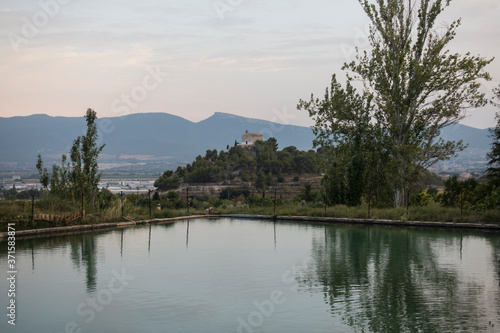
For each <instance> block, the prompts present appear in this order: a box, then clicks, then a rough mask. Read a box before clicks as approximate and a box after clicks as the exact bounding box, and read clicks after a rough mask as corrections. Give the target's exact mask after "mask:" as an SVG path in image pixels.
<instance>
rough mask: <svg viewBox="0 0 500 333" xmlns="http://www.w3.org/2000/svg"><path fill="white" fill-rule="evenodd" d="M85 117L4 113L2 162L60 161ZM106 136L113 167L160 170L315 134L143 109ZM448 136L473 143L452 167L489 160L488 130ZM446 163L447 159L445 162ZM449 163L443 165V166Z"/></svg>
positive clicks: (119, 120)
mask: <svg viewBox="0 0 500 333" xmlns="http://www.w3.org/2000/svg"><path fill="white" fill-rule="evenodd" d="M85 128H86V125H85V119H84V117H51V116H47V115H32V116H26V117H11V118H0V162H1V163H7V162H12V163H25V164H32V165H33V166H34V164H35V160H36V155H37V154H38V153H41V154H42V156H43V158H44V161H46V162H48V163H51V162H53V161H59V160H60V157H61V154H63V153H68V151H69V149H70V147H71V145H72V143H73V140H74V139H75V138H76V137H77V136H78V135H82V134H83V133H84V131H85ZM98 129H99V136H100V140H101V141H102V142H104V143H106V147H105V149H104V151H103V153H102V155H101V162H103V164H106V163H107V164H108V168H109V167H111V166H119V165H124V164H126V163H129V164H134V163H138V162H143V163H144V162H147V163H158V164H159V166H158V168H159V170H160V171H164V170H165V169H166V168H167V166H168V167H169V168H176V167H177V165H184V164H186V163H189V162H191V161H192V160H193V159H194V158H195V157H196V156H198V155H204V154H205V152H206V150H208V149H210V150H212V149H217V150H222V149H223V150H227V146H228V145H229V146H233V145H234V142H235V140H236V141H238V142H239V141H240V140H241V135H242V134H243V133H244V132H245V130H248V131H249V132H256V133H262V134H263V135H264V140H266V139H268V138H269V137H275V138H276V139H277V140H278V142H279V144H280V146H281V147H280V148H284V147H287V146H295V147H297V148H298V149H299V150H308V149H311V148H312V140H313V139H314V135H313V134H312V131H311V129H310V128H309V127H301V126H293V125H283V124H278V123H273V122H270V121H264V120H259V119H252V118H246V117H241V116H236V115H232V114H227V113H219V112H217V113H215V114H214V115H212V116H211V117H209V118H207V119H205V120H203V121H200V122H197V123H195V122H191V121H189V120H186V119H184V118H181V117H178V116H174V115H171V114H167V113H140V114H131V115H126V116H122V117H108V118H99V120H98ZM442 137H443V138H445V139H449V140H460V139H462V140H464V142H466V143H468V144H469V148H468V149H467V151H465V152H464V153H462V154H461V155H460V158H458V159H454V160H452V161H450V162H447V165H448V167H450V166H454V165H456V166H457V168H459V169H460V168H462V169H466V168H467V167H468V166H477V165H484V162H485V154H486V152H488V151H489V149H490V142H491V139H490V138H489V137H488V130H480V129H476V128H472V127H469V126H465V125H460V124H458V125H455V126H451V127H448V128H446V129H445V130H443V132H442ZM444 165H445V167H446V164H444ZM442 166H443V165H442Z"/></svg>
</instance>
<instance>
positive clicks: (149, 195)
mask: <svg viewBox="0 0 500 333" xmlns="http://www.w3.org/2000/svg"><path fill="white" fill-rule="evenodd" d="M148 200H149V218H151V190H148Z"/></svg>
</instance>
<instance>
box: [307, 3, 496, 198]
mask: <svg viewBox="0 0 500 333" xmlns="http://www.w3.org/2000/svg"><path fill="white" fill-rule="evenodd" d="M358 1H359V3H360V4H361V7H362V9H363V10H364V11H365V13H366V14H367V16H368V17H369V19H370V21H371V25H370V35H369V41H370V45H371V51H365V52H363V53H361V52H358V54H357V56H356V60H354V61H352V62H350V63H346V64H344V66H343V70H346V71H348V75H347V81H348V82H347V88H345V89H344V88H341V87H339V88H338V89H336V90H334V91H333V92H334V93H336V94H340V95H346V96H347V97H346V98H345V99H347V100H348V101H349V100H352V99H353V98H355V97H356V96H362V98H363V99H364V100H365V101H371V107H364V108H357V109H351V110H349V107H350V105H349V104H344V105H342V104H340V105H336V104H335V103H331V101H333V100H335V99H336V98H335V96H325V99H324V100H323V101H320V100H317V99H316V100H315V99H314V97H312V98H311V101H310V102H303V101H301V102H300V103H299V108H301V109H305V110H307V111H309V113H310V115H311V117H313V119H315V120H316V126H315V127H316V128H320V129H321V131H320V133H319V134H320V136H319V138H320V139H321V138H322V139H323V141H325V140H324V137H325V135H327V134H329V135H330V137H331V138H335V137H338V133H339V132H338V131H339V128H340V129H341V130H343V131H346V133H345V134H342V137H343V138H353V137H354V135H353V133H354V131H355V130H356V126H353V124H352V122H354V121H356V119H362V120H364V119H366V118H368V119H369V125H370V126H369V127H370V131H369V132H367V133H370V135H369V138H370V140H373V141H374V145H373V146H372V147H371V151H372V152H378V155H379V156H383V155H387V156H388V157H389V159H388V160H387V161H385V164H386V166H387V168H388V169H387V170H390V171H388V172H387V173H388V175H387V177H385V178H386V179H387V181H388V182H390V183H391V184H390V186H392V187H393V188H394V198H395V200H394V203H395V205H396V206H405V205H408V203H409V198H410V193H411V190H412V188H413V187H414V185H415V184H416V183H417V181H418V180H419V178H420V175H421V173H422V171H423V170H424V169H426V168H429V167H430V166H432V165H434V164H435V163H437V162H439V161H441V160H445V159H448V158H450V157H452V156H454V155H455V154H456V153H458V152H460V151H461V150H463V149H464V148H465V146H464V145H463V144H462V142H453V141H446V140H443V139H442V138H440V137H439V135H440V132H441V130H442V129H443V128H445V127H447V126H449V125H452V124H455V123H457V122H459V121H460V120H462V119H463V118H464V117H465V110H466V109H468V108H479V107H482V106H484V105H485V104H486V103H487V100H486V99H485V96H484V94H483V93H481V92H480V91H479V87H480V82H479V80H480V79H485V80H490V79H491V78H490V76H489V74H488V73H487V72H485V71H484V69H485V67H486V66H487V65H488V64H489V63H490V62H491V61H492V60H493V59H485V58H482V57H480V56H472V55H471V54H470V53H467V54H465V55H461V54H456V53H451V52H450V51H449V50H448V49H447V46H448V44H449V43H450V42H451V41H452V40H453V39H454V37H455V35H456V30H457V28H458V27H459V25H460V20H457V21H454V22H451V23H450V24H449V25H448V26H447V27H445V28H442V26H439V21H438V17H439V16H440V14H441V13H442V12H443V11H444V10H445V8H446V7H448V6H449V5H450V3H451V0H447V1H441V0H420V1H412V0H376V1H370V2H369V1H367V0H358ZM353 81H361V82H363V93H362V94H358V93H357V92H356V91H355V89H353V88H352V84H351V82H353ZM333 84H335V85H338V83H337V82H336V81H335V82H333V83H332V85H333ZM362 104H367V103H362ZM360 112H361V113H362V114H359V113H360ZM323 120H326V121H327V122H326V123H324V122H322V121H323ZM330 144H332V145H335V144H336V143H335V142H334V140H332V141H331V142H330Z"/></svg>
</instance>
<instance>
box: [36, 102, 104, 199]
mask: <svg viewBox="0 0 500 333" xmlns="http://www.w3.org/2000/svg"><path fill="white" fill-rule="evenodd" d="M85 120H86V123H87V131H86V133H85V135H84V136H78V137H77V138H76V139H75V140H74V141H73V146H72V147H71V151H70V160H71V165H70V163H69V162H67V157H66V155H63V156H62V161H61V166H58V165H53V168H52V175H51V176H50V177H49V174H48V172H47V169H46V168H44V167H43V161H42V157H41V156H40V154H39V155H38V159H37V169H38V172H39V173H40V182H41V183H42V186H43V187H44V188H48V185H49V183H50V193H51V194H52V195H55V196H58V197H67V196H68V195H71V196H72V197H73V198H76V199H80V198H82V196H84V197H86V198H87V202H91V203H92V205H93V204H94V198H95V195H96V194H97V192H98V191H99V188H98V185H99V181H100V180H101V175H102V172H100V171H99V166H98V163H97V160H98V158H99V154H100V153H101V151H102V150H103V148H104V146H105V145H104V144H103V145H100V146H99V145H98V142H97V141H98V133H97V123H96V121H97V113H96V112H95V111H94V110H92V109H87V112H86V114H85Z"/></svg>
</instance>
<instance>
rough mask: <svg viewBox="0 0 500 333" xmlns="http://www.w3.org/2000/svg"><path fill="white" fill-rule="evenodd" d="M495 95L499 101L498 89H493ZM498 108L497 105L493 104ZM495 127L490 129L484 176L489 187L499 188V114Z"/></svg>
mask: <svg viewBox="0 0 500 333" xmlns="http://www.w3.org/2000/svg"><path fill="white" fill-rule="evenodd" d="M495 95H496V97H497V99H498V100H500V87H498V88H496V89H495ZM493 104H495V105H497V106H498V104H496V103H493ZM496 119H497V125H496V127H495V128H492V129H490V134H491V137H492V139H493V143H492V144H491V151H490V152H489V153H488V154H487V155H486V158H487V159H488V169H487V170H486V175H487V177H488V181H489V183H490V184H491V185H494V186H496V187H500V112H499V113H497V115H496Z"/></svg>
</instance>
